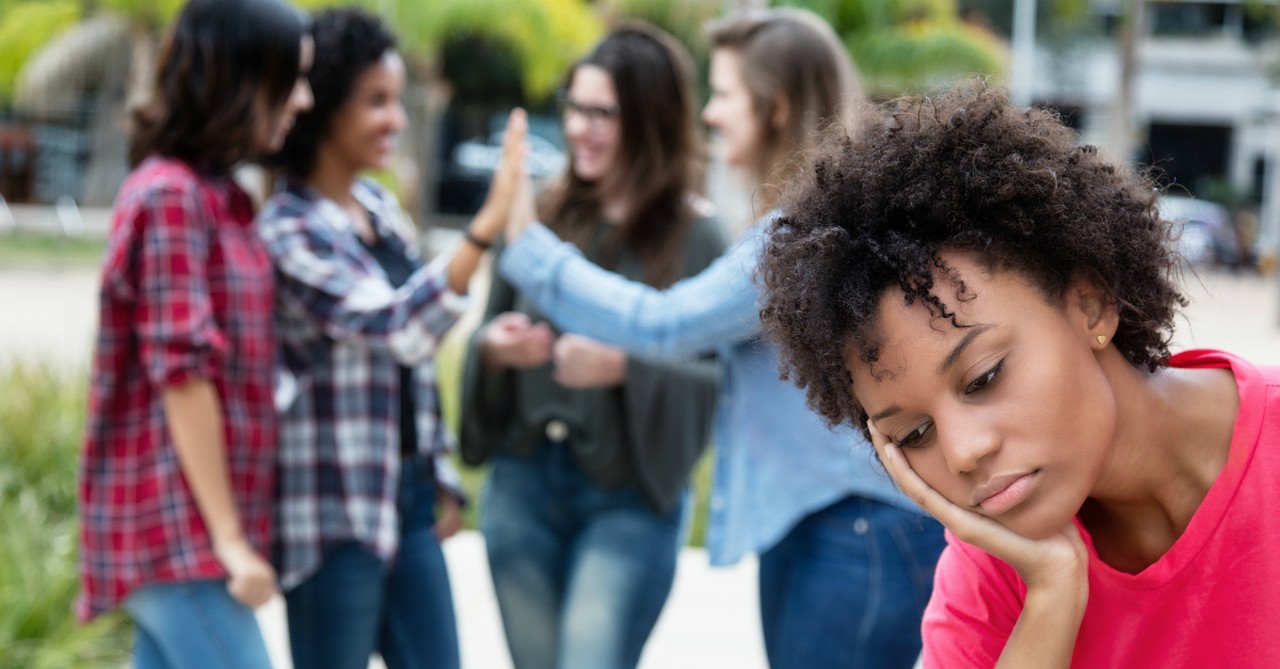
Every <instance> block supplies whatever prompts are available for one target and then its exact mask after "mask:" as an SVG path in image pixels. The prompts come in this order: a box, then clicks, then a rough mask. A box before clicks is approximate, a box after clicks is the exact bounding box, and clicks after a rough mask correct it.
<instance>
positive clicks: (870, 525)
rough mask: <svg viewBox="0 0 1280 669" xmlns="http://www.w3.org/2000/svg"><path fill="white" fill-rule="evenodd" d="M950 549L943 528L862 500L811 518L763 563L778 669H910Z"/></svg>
mask: <svg viewBox="0 0 1280 669" xmlns="http://www.w3.org/2000/svg"><path fill="white" fill-rule="evenodd" d="M944 545H945V541H944V539H943V535H942V525H941V524H939V523H938V522H937V521H936V520H934V519H932V518H929V517H926V516H922V515H920V514H918V513H912V512H910V511H906V510H903V509H900V508H898V507H895V506H891V505H888V504H882V503H880V502H876V501H873V500H870V499H864V498H861V497H846V498H845V499H843V500H841V501H839V502H836V503H835V504H833V505H831V506H828V507H826V508H825V509H822V510H820V511H817V512H815V513H812V514H810V515H808V516H806V517H805V518H804V519H803V520H802V521H800V523H799V524H798V525H796V526H795V527H794V528H792V530H791V532H789V533H788V534H787V536H786V537H785V538H783V540H782V541H781V542H779V543H778V544H777V545H776V546H774V547H773V548H771V549H769V550H768V551H767V552H765V553H764V554H763V555H761V556H760V615H761V621H762V623H763V627H764V642H765V650H766V651H767V653H768V655H769V666H770V667H771V668H772V669H793V668H795V669H801V668H803V669H826V668H827V667H832V668H834V667H839V668H841V669H856V668H860V667H867V668H868V669H872V668H873V669H895V668H902V669H909V668H910V667H911V666H912V665H913V664H914V663H915V660H916V656H917V655H919V654H920V618H921V617H922V616H923V615H924V607H925V604H927V603H928V602H929V595H930V593H932V591H933V569H934V566H935V565H936V564H937V562H938V555H939V554H940V553H941V552H942V548H943V546H944Z"/></svg>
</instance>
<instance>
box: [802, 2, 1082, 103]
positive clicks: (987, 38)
mask: <svg viewBox="0 0 1280 669" xmlns="http://www.w3.org/2000/svg"><path fill="white" fill-rule="evenodd" d="M1062 1H1064V2H1065V1H1068V0H1062ZM780 4H785V5H791V6H796V7H804V8H806V9H809V10H810V11H813V12H814V13H816V14H818V15H819V16H822V17H825V18H826V19H827V20H828V21H830V22H831V25H832V26H833V27H834V28H835V30H836V33H837V34H839V35H840V37H841V39H843V40H844V42H845V45H846V46H847V47H848V49H849V53H850V55H852V56H853V58H854V62H855V63H856V64H857V66H858V71H859V73H860V74H861V75H862V77H863V82H864V84H866V86H867V88H868V90H869V92H871V93H872V94H874V95H881V96H887V95H896V94H899V93H902V92H904V91H912V90H920V89H924V88H928V87H931V86H934V85H937V84H939V83H941V82H944V81H947V80H950V79H956V78H961V77H966V76H971V75H974V74H980V75H999V74H1001V73H1002V72H1003V71H1004V69H1005V67H1006V61H1007V59H1008V55H1007V53H1006V49H1005V45H1004V42H1003V41H1002V40H1001V39H1000V38H999V37H997V36H996V35H995V34H994V33H992V32H990V31H989V30H987V29H986V28H983V27H981V26H977V25H973V24H969V23H965V22H963V21H961V20H960V18H959V7H958V5H957V3H956V0H786V1H784V2H782V3H780Z"/></svg>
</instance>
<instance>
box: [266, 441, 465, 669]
mask: <svg viewBox="0 0 1280 669" xmlns="http://www.w3.org/2000/svg"><path fill="white" fill-rule="evenodd" d="M428 472H429V469H428V467H427V465H425V464H423V463H420V462H414V463H411V462H409V461H408V460H406V461H405V462H404V467H403V468H402V472H401V474H400V490H399V493H398V499H397V507H398V508H399V511H400V550H399V553H398V554H397V556H396V559H395V562H393V563H391V564H389V565H388V564H385V563H384V562H383V561H382V560H381V559H380V558H379V557H378V556H377V555H376V554H375V553H373V552H372V551H371V550H369V549H368V548H366V547H365V546H364V545H363V544H360V543H358V542H355V541H348V542H344V543H341V544H338V545H336V546H334V547H332V548H331V549H329V550H327V551H326V552H325V556H324V562H323V563H322V564H321V566H320V570H319V571H317V572H316V573H315V574H313V575H312V576H311V577H310V578H308V579H307V580H305V581H303V582H302V583H301V584H299V585H298V587H296V588H294V589H293V590H290V591H289V592H288V593H285V603H286V604H287V606H288V615H289V642H290V646H291V648H292V651H293V665H294V667H295V669H322V668H323V669H347V668H350V669H366V667H368V666H369V657H370V656H371V655H372V654H373V653H374V651H377V652H378V653H379V654H381V655H382V659H383V661H385V662H386V664H387V667H389V668H390V669H400V668H405V669H408V668H415V669H436V668H441V669H457V667H458V666H459V657H458V631H457V625H456V622H455V620H454V614H453V595H452V593H451V591H450V588H449V574H448V572H447V571H446V569H445V562H444V553H443V552H441V550H440V542H439V541H438V540H437V539H436V535H435V533H434V532H433V526H434V525H435V493H436V487H435V483H434V481H432V480H431V479H430V478H429V473H428Z"/></svg>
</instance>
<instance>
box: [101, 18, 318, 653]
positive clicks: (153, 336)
mask: <svg viewBox="0 0 1280 669" xmlns="http://www.w3.org/2000/svg"><path fill="white" fill-rule="evenodd" d="M306 29H307V22H306V19H305V17H304V16H303V15H302V14H300V13H299V12H298V11H297V10H295V9H293V8H292V7H290V6H289V5H287V4H285V3H283V2H280V1H279V0H191V1H190V2H188V3H187V5H186V6H185V7H184V8H183V9H182V11H181V13H180V14H179V16H178V18H177V19H176V21H175V23H174V25H173V27H172V29H171V31H170V32H169V34H168V36H167V37H166V39H165V42H164V44H163V46H162V49H161V53H160V59H159V60H160V62H159V67H158V70H157V76H156V85H155V90H154V92H153V95H152V99H151V100H150V101H149V102H148V103H147V104H145V105H144V106H142V107H141V108H139V109H138V110H137V112H136V113H135V119H134V120H135V126H134V129H133V134H132V137H131V147H130V159H131V161H132V162H133V163H134V165H135V168H134V171H133V172H132V173H131V174H130V175H129V177H128V179H127V180H126V181H125V183H124V186H123V187H122V188H121V191H120V195H119V197H118V198H117V200H116V206H115V214H114V219H113V221H112V227H111V235H110V240H109V244H108V247H107V254H106V258H105V261H104V266H103V272H102V288H101V294H100V307H99V309H100V311H99V319H100V320H99V332H98V341H97V347H96V350H95V353H94V360H93V372H92V387H91V394H90V399H89V417H88V426H87V430H86V436H85V449H84V455H83V459H82V461H81V471H80V513H81V520H82V526H83V529H82V537H81V538H82V545H81V572H82V577H83V594H82V597H81V599H80V601H79V603H78V609H79V613H80V615H81V616H82V617H83V618H86V619H87V618H90V617H93V616H95V615H97V614H99V613H102V612H104V611H107V610H109V609H112V608H115V607H117V606H123V607H124V609H125V610H126V611H127V612H128V613H129V615H130V616H131V617H132V618H133V620H134V622H135V623H136V627H137V640H136V643H135V645H134V666H135V667H140V668H143V669H146V668H151V667H195V666H199V667H236V668H237V669H245V668H250V669H252V668H255V667H270V661H269V659H268V657H267V653H266V647H265V645H264V643H263V640H262V635H261V633H260V632H259V630H258V627H257V622H256V620H255V618H254V615H253V608H254V607H257V606H258V605H260V604H262V603H263V602H265V601H267V600H268V599H269V598H270V597H271V596H272V595H273V593H274V592H275V588H276V586H275V582H276V574H275V572H274V570H273V569H272V567H271V566H270V564H269V563H268V562H267V561H266V560H265V559H264V558H263V556H262V553H263V551H265V550H266V549H267V546H268V543H269V539H270V535H269V533H270V530H271V528H270V519H271V504H272V491H273V488H274V480H273V479H274V468H275V458H276V423H275V411H274V408H273V406H272V401H271V399H272V383H273V368H274V367H273V365H274V358H273V350H274V349H273V331H272V305H273V300H274V292H273V284H272V273H271V260H270V258H269V257H268V255H267V252H266V250H265V249H264V248H263V246H262V244H261V242H260V241H259V240H258V237H257V235H256V233H255V231H254V228H253V216H254V210H253V209H254V208H253V204H252V202H251V201H250V199H249V197H248V196H247V195H246V194H245V193H244V191H242V190H241V189H240V188H239V187H237V186H236V184H235V182H234V181H233V180H232V178H231V175H230V171H231V168H232V167H233V166H234V165H235V164H236V163H238V162H241V161H243V160H248V159H252V158H254V157H255V156H258V155H262V154H265V153H269V152H273V151H275V150H276V149H278V148H279V147H280V146H281V144H282V143H283V141H284V137H285V136H286V135H287V133H288V131H289V128H290V127H291V126H292V124H293V119H294V117H295V116H296V114H297V113H298V112H299V111H300V110H302V109H306V108H308V107H309V106H310V105H311V92H310V89H309V88H308V86H307V82H306V78H305V76H304V75H305V73H306V70H307V68H308V67H309V63H310V61H311V57H312V53H311V52H312V45H311V43H310V38H309V37H307V33H306Z"/></svg>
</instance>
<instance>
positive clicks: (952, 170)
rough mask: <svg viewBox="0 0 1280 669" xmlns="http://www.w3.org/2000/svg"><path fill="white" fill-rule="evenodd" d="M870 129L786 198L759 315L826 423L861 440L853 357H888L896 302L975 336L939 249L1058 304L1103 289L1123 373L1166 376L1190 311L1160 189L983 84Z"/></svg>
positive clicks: (882, 118) (837, 141) (873, 115)
mask: <svg viewBox="0 0 1280 669" xmlns="http://www.w3.org/2000/svg"><path fill="white" fill-rule="evenodd" d="M864 119H865V120H866V125H865V127H866V128H867V129H866V130H865V131H863V132H860V133H858V134H856V135H855V136H852V137H843V138H832V140H831V142H830V144H829V145H828V147H827V150H826V151H825V153H824V155H822V156H821V157H820V158H819V159H817V160H816V161H815V162H814V163H813V165H812V167H811V168H810V169H809V170H808V171H807V173H806V175H805V178H804V179H803V180H802V181H801V182H800V183H799V184H798V185H797V186H796V188H795V189H794V190H793V191H792V192H791V193H789V194H788V196H787V197H786V198H785V200H784V203H783V205H782V207H783V211H784V213H783V215H782V216H780V217H779V218H778V219H777V220H776V222H775V225H774V227H773V230H772V236H771V237H770V239H769V241H768V243H767V245H766V247H765V250H764V253H763V256H762V259H761V265H760V274H761V276H762V280H763V283H764V300H763V302H762V307H761V312H760V315H761V319H762V320H763V322H764V328H765V330H766V332H767V333H768V335H769V336H770V337H771V338H772V339H774V340H775V341H777V342H778V343H779V344H780V346H781V348H782V360H783V372H782V373H783V377H784V378H788V379H790V380H792V381H793V382H795V383H796V384H797V385H798V386H800V387H801V388H803V389H804V390H805V391H806V393H807V397H808V402H809V405H810V406H811V407H812V408H813V409H814V410H815V411H817V412H818V413H819V414H820V415H822V416H823V417H824V418H825V419H826V420H827V421H828V422H829V423H831V424H835V423H840V422H846V421H847V422H850V423H851V424H853V425H854V426H857V427H859V428H862V429H864V430H865V422H866V419H867V415H866V412H865V410H864V409H863V408H862V407H861V406H860V405H859V404H858V402H857V400H856V399H855V398H854V395H853V385H852V384H853V381H852V377H851V375H850V372H849V369H848V367H847V364H848V360H849V356H852V355H853V354H854V353H856V354H857V355H858V357H859V358H860V359H861V360H862V361H863V362H864V363H868V364H869V363H872V362H875V361H876V360H877V359H878V357H879V355H880V346H881V342H880V340H879V337H878V335H877V332H876V308H877V305H878V302H879V299H880V297H881V295H883V294H884V293H885V292H886V291H901V292H902V294H903V298H904V299H905V300H906V302H907V303H912V302H916V301H918V302H920V303H922V304H924V305H925V306H926V307H927V308H928V309H929V311H930V312H931V313H932V314H933V315H934V316H935V317H937V318H941V319H945V320H946V321H947V322H949V323H950V324H951V325H952V326H955V327H965V326H966V324H964V323H960V322H958V321H957V319H956V317H955V314H954V313H953V312H951V311H949V310H948V309H947V308H946V306H945V304H944V302H943V301H942V300H941V299H939V297H938V296H939V291H943V290H950V291H953V293H954V297H955V299H959V300H965V299H969V297H970V296H971V293H968V292H967V289H966V288H965V286H964V285H963V283H962V282H960V281H958V280H957V279H955V278H954V277H953V280H951V281H949V282H946V285H936V284H935V281H934V276H935V270H936V271H941V272H942V273H943V276H946V275H947V273H948V271H949V270H950V268H949V267H947V266H946V264H945V263H944V262H943V261H942V260H941V259H940V257H939V253H940V252H941V251H943V250H966V251H970V252H973V253H975V254H976V256H977V257H978V259H979V260H980V262H981V263H982V264H983V265H984V266H985V267H987V268H988V269H991V270H993V271H995V270H1000V271H1014V272H1017V273H1018V274H1019V275H1021V276H1023V277H1025V278H1027V279H1028V280H1030V281H1031V282H1032V284H1033V285H1035V286H1036V287H1037V288H1038V289H1039V290H1040V291H1041V292H1042V294H1043V295H1044V296H1045V298H1046V299H1047V300H1049V301H1050V302H1053V303H1056V302H1057V301H1058V300H1061V299H1062V297H1063V295H1064V294H1065V290H1066V289H1067V287H1068V284H1069V283H1070V282H1071V281H1072V280H1074V279H1077V278H1083V279H1086V280H1090V281H1092V282H1094V283H1095V284H1096V285H1098V286H1099V287H1101V288H1103V289H1104V290H1106V291H1107V292H1108V293H1109V296H1110V299H1112V300H1114V304H1115V306H1116V308H1117V310H1118V312H1119V316H1120V323H1119V329H1118V330H1117V331H1116V334H1115V337H1114V339H1113V343H1114V344H1115V346H1116V347H1117V348H1118V349H1119V350H1120V352H1121V353H1123V354H1124V356H1125V357H1126V358H1127V359H1128V361H1129V362H1130V363H1131V364H1132V365H1134V366H1135V367H1141V368H1145V369H1148V370H1152V371H1154V370H1156V369H1158V368H1160V367H1161V366H1163V365H1165V364H1167V361H1168V357H1169V342H1170V339H1171V337H1172V332H1173V319H1174V317H1175V315H1176V314H1177V311H1178V308H1179V307H1181V306H1184V305H1185V304H1186V300H1185V298H1184V297H1183V296H1182V294H1181V293H1180V292H1179V290H1178V288H1177V286H1176V284H1175V279H1176V276H1175V273H1176V271H1177V269H1178V267H1179V263H1178V256H1177V253H1176V251H1175V250H1174V246H1173V244H1172V241H1173V240H1172V227H1171V226H1170V225H1168V224H1167V223H1165V222H1164V221H1162V220H1160V218H1159V215H1158V213H1157V210H1156V199H1157V197H1158V194H1159V192H1158V190H1157V189H1156V188H1155V184H1154V183H1153V181H1152V180H1151V178H1150V176H1149V175H1146V174H1136V173H1132V172H1130V171H1127V170H1124V169H1120V168H1117V167H1115V166H1114V165H1112V164H1111V163H1109V162H1107V161H1105V160H1103V159H1101V158H1100V157H1099V156H1098V154H1097V151H1096V150H1095V149H1094V148H1093V147H1091V146H1077V145H1076V137H1075V134H1074V132H1073V131H1072V130H1070V129H1069V128H1067V127H1065V126H1063V124H1062V123H1061V122H1060V119H1059V118H1058V117H1057V116H1056V115H1055V114H1054V113H1052V112H1050V111H1046V110H1042V109H1024V108H1020V107H1016V106H1014V105H1013V104H1012V103H1011V102H1010V101H1009V99H1008V96H1007V94H1006V93H1005V91H1003V90H995V89H991V88H989V87H987V85H986V84H985V83H984V82H981V81H971V82H966V83H965V84H963V85H961V86H958V87H956V88H954V89H952V90H950V91H945V92H942V93H940V94H937V95H932V96H920V97H907V98H903V99H900V100H897V101H893V102H891V103H888V104H886V105H884V106H883V107H881V108H879V109H878V110H875V111H874V112H868V113H867V115H866V116H865V117H864ZM944 281H945V280H944Z"/></svg>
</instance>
